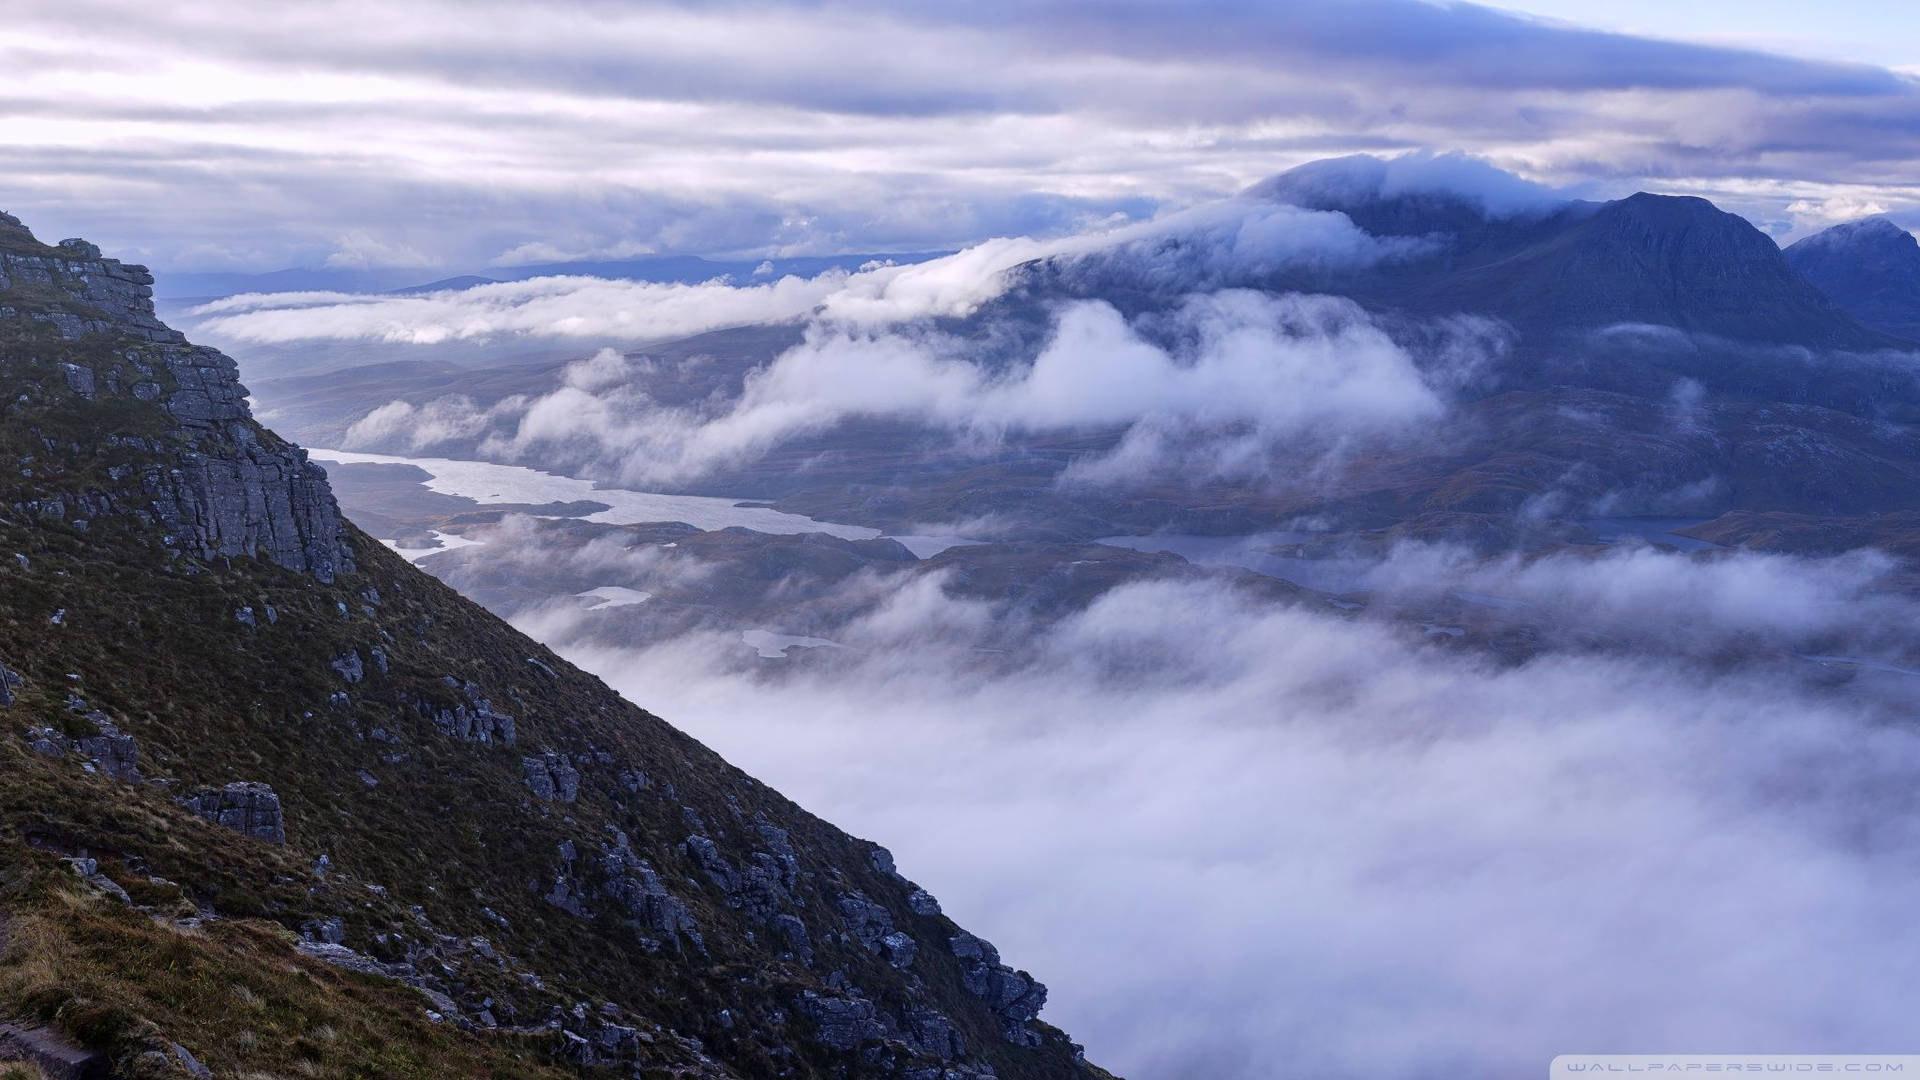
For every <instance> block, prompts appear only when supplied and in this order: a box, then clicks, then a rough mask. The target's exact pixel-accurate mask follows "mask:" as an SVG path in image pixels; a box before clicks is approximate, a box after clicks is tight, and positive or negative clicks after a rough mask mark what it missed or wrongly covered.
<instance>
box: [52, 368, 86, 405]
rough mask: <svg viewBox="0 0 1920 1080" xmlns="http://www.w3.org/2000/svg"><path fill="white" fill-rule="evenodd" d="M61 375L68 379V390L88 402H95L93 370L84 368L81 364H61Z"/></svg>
mask: <svg viewBox="0 0 1920 1080" xmlns="http://www.w3.org/2000/svg"><path fill="white" fill-rule="evenodd" d="M60 373H61V374H63V375H65V376H66V377H67V389H69V390H72V391H73V392H74V393H76V394H79V395H80V396H81V397H83V398H86V399H87V400H88V401H92V400H93V395H94V382H93V369H92V368H90V367H83V366H81V365H79V364H61V365H60Z"/></svg>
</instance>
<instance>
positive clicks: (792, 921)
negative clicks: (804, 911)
mask: <svg viewBox="0 0 1920 1080" xmlns="http://www.w3.org/2000/svg"><path fill="white" fill-rule="evenodd" d="M772 925H773V932H774V933H775V934H777V935H779V938H780V940H781V942H782V943H783V944H785V945H786V947H787V951H788V952H791V953H793V955H795V956H797V957H799V958H800V962H801V963H803V964H806V965H807V966H809V967H811V966H813V941H812V939H811V938H810V937H809V936H808V934H807V924H806V923H803V922H801V921H800V920H799V918H798V917H796V916H793V915H775V916H774V917H773V923H772Z"/></svg>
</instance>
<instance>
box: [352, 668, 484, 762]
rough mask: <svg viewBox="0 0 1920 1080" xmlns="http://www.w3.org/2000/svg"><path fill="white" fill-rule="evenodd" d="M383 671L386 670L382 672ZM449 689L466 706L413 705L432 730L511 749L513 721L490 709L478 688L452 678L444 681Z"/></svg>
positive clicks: (417, 703) (464, 740)
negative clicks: (460, 695) (428, 720)
mask: <svg viewBox="0 0 1920 1080" xmlns="http://www.w3.org/2000/svg"><path fill="white" fill-rule="evenodd" d="M384 661H385V655H384V653H381V655H379V656H376V657H375V663H376V665H378V664H381V663H383V662H384ZM381 670H382V671H385V670H386V669H385V668H384V667H382V668H381ZM446 683H447V685H448V686H451V687H455V688H456V689H459V690H460V691H461V692H462V693H463V694H464V695H465V696H466V698H467V701H466V703H465V704H455V705H454V706H452V707H451V708H448V707H445V706H434V705H431V704H429V703H427V702H425V701H418V700H417V701H415V703H414V704H415V707H416V708H417V709H419V711H420V712H422V713H424V714H426V715H427V716H429V717H431V718H432V720H433V726H434V727H435V728H437V729H438V730H439V731H440V733H441V734H443V735H446V736H448V737H450V738H455V739H459V740H460V741H461V742H471V743H481V744H483V745H491V744H493V743H496V742H497V743H501V744H503V745H506V746H512V745H513V740H514V722H513V717H511V716H509V715H507V714H506V713H503V712H500V711H499V710H497V709H495V708H494V707H493V702H492V701H490V700H488V699H487V698H486V697H484V696H483V695H482V691H481V689H480V687H479V686H478V685H476V684H474V683H471V682H469V683H464V684H462V683H460V682H458V681H457V680H455V679H454V678H453V677H452V676H448V677H447V679H446Z"/></svg>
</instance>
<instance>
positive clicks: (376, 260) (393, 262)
mask: <svg viewBox="0 0 1920 1080" xmlns="http://www.w3.org/2000/svg"><path fill="white" fill-rule="evenodd" d="M434 262H435V260H434V258H433V257H432V256H430V255H427V254H426V253H424V252H422V251H420V250H419V249H417V248H414V247H411V246H409V245H408V244H405V243H403V242H400V241H397V240H393V239H391V238H384V237H379V236H375V235H373V234H372V233H369V232H366V231H364V230H359V229H356V230H354V231H353V232H350V233H348V234H347V235H345V236H343V237H341V238H340V244H339V246H338V247H337V248H336V249H335V250H334V252H333V254H331V255H329V256H327V260H326V265H328V266H329V267H332V268H334V269H336V270H369V269H375V268H381V267H415V266H432V265H433V264H434Z"/></svg>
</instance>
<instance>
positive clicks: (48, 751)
mask: <svg viewBox="0 0 1920 1080" xmlns="http://www.w3.org/2000/svg"><path fill="white" fill-rule="evenodd" d="M72 745H73V744H72V743H71V742H70V741H69V740H68V739H67V737H66V736H65V735H62V734H60V733H59V732H58V731H55V730H54V729H52V728H50V727H37V728H32V729H30V730H28V732H27V747H28V749H30V750H32V751H33V752H34V753H36V754H40V755H42V756H44V757H53V758H57V757H66V756H67V751H68V750H69V749H71V748H72Z"/></svg>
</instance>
